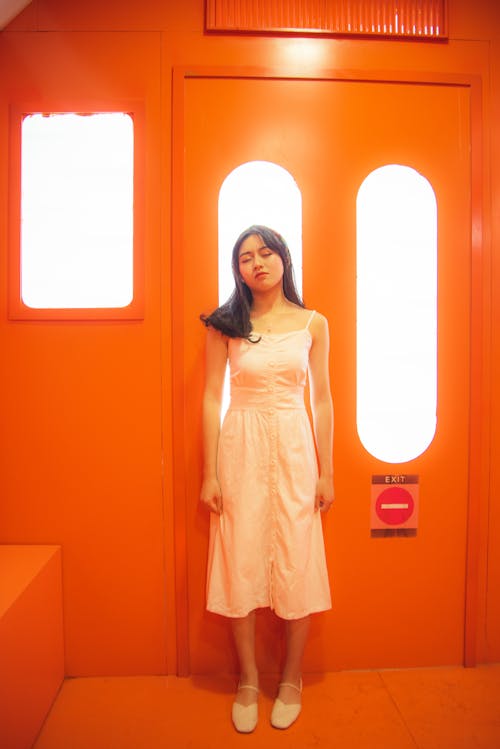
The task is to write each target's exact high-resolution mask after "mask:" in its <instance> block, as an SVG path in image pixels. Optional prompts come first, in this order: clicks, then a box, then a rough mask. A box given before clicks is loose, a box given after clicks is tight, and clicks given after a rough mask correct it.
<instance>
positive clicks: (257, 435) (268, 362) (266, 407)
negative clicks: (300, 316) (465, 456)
mask: <svg viewBox="0 0 500 749" xmlns="http://www.w3.org/2000/svg"><path fill="white" fill-rule="evenodd" d="M313 314H314V313H313ZM312 316H313V315H311V317H310V318H309V321H308V324H307V326H306V327H305V328H303V329H301V330H294V331H292V332H289V333H272V334H271V333H268V334H261V338H260V340H259V341H258V342H257V343H251V342H250V341H247V340H246V339H243V338H231V339H229V341H228V356H229V367H230V383H231V400H230V406H229V409H228V411H227V413H226V416H225V418H224V421H223V424H222V427H221V432H220V437H219V446H218V459H217V460H218V463H217V465H218V478H219V482H220V486H221V491H222V503H223V512H222V514H221V515H216V514H215V513H212V514H211V517H210V543H209V555H208V577H207V609H208V610H209V611H212V612H215V613H217V614H222V615H224V616H228V617H242V616H246V615H247V614H248V613H250V611H253V610H254V609H256V608H261V607H270V608H271V609H273V610H274V611H275V612H276V614H277V615H278V616H280V617H282V618H283V619H299V618H301V617H303V616H306V615H307V614H310V613H313V612H317V611H324V610H326V609H329V608H331V600H330V589H329V583H328V573H327V568H326V560H325V549H324V542H323V532H322V526H321V514H320V512H315V511H314V500H315V491H316V481H317V477H318V466H317V460H316V452H315V447H314V440H313V435H312V430H311V424H310V421H309V417H308V414H307V411H306V409H305V405H304V387H305V384H306V378H307V368H308V361H309V351H310V349H311V343H312V338H311V334H310V332H309V323H310V321H311V319H312Z"/></svg>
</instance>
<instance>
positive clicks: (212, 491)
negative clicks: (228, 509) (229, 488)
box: [200, 478, 222, 515]
mask: <svg viewBox="0 0 500 749" xmlns="http://www.w3.org/2000/svg"><path fill="white" fill-rule="evenodd" d="M200 502H202V503H203V504H204V505H205V506H206V507H208V509H209V510H210V512H215V513H216V514H217V515H221V514H222V492H221V488H220V484H219V482H218V480H217V479H216V478H208V479H204V480H203V484H202V485H201V491H200Z"/></svg>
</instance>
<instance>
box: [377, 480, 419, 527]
mask: <svg viewBox="0 0 500 749" xmlns="http://www.w3.org/2000/svg"><path fill="white" fill-rule="evenodd" d="M418 500H419V477H418V476H415V475H413V474H386V475H377V476H372V486H371V513H370V514H371V528H372V530H380V529H391V528H392V529H397V528H417V526H418Z"/></svg>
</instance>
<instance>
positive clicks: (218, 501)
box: [215, 494, 222, 515]
mask: <svg viewBox="0 0 500 749" xmlns="http://www.w3.org/2000/svg"><path fill="white" fill-rule="evenodd" d="M215 507H216V511H217V514H218V515H222V497H221V495H220V494H219V495H218V496H217V497H216V498H215Z"/></svg>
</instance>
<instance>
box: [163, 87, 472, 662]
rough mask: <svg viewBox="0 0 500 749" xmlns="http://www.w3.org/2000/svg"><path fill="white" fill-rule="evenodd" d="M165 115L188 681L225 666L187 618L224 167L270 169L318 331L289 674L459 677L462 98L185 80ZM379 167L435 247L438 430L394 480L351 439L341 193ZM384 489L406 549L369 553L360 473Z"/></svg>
mask: <svg viewBox="0 0 500 749" xmlns="http://www.w3.org/2000/svg"><path fill="white" fill-rule="evenodd" d="M181 89H182V92H181V93H182V95H180V94H179V91H180V90H181ZM177 104H178V105H179V106H182V108H183V116H184V121H183V123H182V124H181V117H180V114H179V112H177V115H178V117H179V119H178V128H177V134H176V137H177V140H176V144H175V148H176V149H177V150H176V153H177V158H178V162H177V170H178V171H177V176H178V177H179V179H181V180H182V184H183V187H184V191H183V201H184V206H183V210H182V211H181V213H180V214H178V215H175V216H174V231H175V232H176V237H177V238H178V241H179V242H182V257H180V255H179V256H178V260H177V263H178V266H177V272H176V273H175V285H176V289H175V293H176V294H177V304H176V305H175V309H174V330H175V334H176V336H177V344H178V349H177V350H178V351H179V354H180V355H179V357H178V360H177V367H178V371H177V382H178V385H179V390H178V394H179V395H182V398H183V401H182V404H183V405H182V408H179V411H178V414H177V424H178V425H180V424H181V423H182V422H181V421H180V419H181V418H182V419H184V424H183V427H184V433H183V435H182V438H181V444H180V446H179V451H180V452H179V455H181V453H182V454H183V465H182V466H180V464H178V474H177V477H178V478H177V486H178V488H179V490H182V491H183V492H184V497H185V502H186V505H185V508H184V504H183V499H181V498H180V497H181V496H182V495H181V494H178V497H177V502H178V507H177V517H178V529H179V531H180V532H184V528H185V532H186V539H187V543H186V546H185V548H184V547H183V546H182V545H181V544H179V551H180V556H179V557H178V560H177V562H178V565H179V567H178V581H179V582H182V580H184V571H185V572H186V575H185V580H186V582H187V584H186V588H185V590H184V589H183V586H182V585H179V587H178V590H179V600H178V604H179V606H180V611H181V616H180V618H179V624H180V631H179V637H180V642H181V647H182V643H184V645H183V646H184V648H185V650H186V652H185V653H184V655H185V656H186V659H187V657H188V656H189V660H190V668H191V671H193V672H198V673H200V672H209V671H214V670H218V671H221V670H222V671H224V670H231V669H232V668H233V667H234V656H233V654H232V652H231V649H230V647H229V642H230V641H229V636H228V632H227V627H226V625H225V622H224V621H223V620H222V619H221V618H219V617H217V616H214V615H210V614H207V613H206V612H205V610H204V599H205V570H206V550H207V535H208V518H207V516H206V515H205V514H204V512H203V510H201V509H200V508H199V506H198V492H199V487H200V454H201V439H200V404H201V393H202V386H203V361H204V359H203V356H204V336H205V333H204V329H203V327H202V325H201V324H200V322H199V320H198V315H199V313H200V312H202V311H207V310H210V309H212V308H213V307H215V306H216V305H217V267H218V265H217V249H218V248H217V232H218V227H217V220H218V218H217V205H218V194H219V189H220V187H221V184H222V182H223V180H224V179H225V177H226V176H227V175H228V174H229V173H230V172H231V171H232V170H233V169H234V168H235V167H237V166H238V165H240V164H242V163H244V162H247V161H252V160H267V161H272V162H275V163H277V164H280V165H281V166H283V167H284V168H285V169H287V170H288V171H289V172H290V173H291V174H292V175H293V177H294V178H295V180H296V182H297V184H298V186H299V188H300V190H301V193H302V200H303V216H302V225H303V279H304V281H303V283H304V297H305V300H306V302H307V305H308V306H309V307H313V308H315V309H318V310H320V311H321V312H323V313H324V314H325V315H326V316H327V317H328V318H329V320H330V326H331V338H332V354H331V375H332V389H333V395H334V404H335V418H336V420H335V470H336V493H337V502H336V506H335V507H334V509H333V510H332V511H331V512H330V514H329V515H328V517H326V518H325V521H324V532H325V539H326V545H327V555H328V561H329V570H330V575H331V587H332V594H333V610H332V611H331V612H329V613H327V614H323V615H321V616H318V617H316V618H315V621H314V628H313V636H312V638H311V642H310V644H309V647H308V651H307V662H306V664H305V665H306V669H308V670H316V669H323V668H326V669H329V670H334V669H338V668H363V667H377V666H380V667H384V666H387V667H390V666H423V665H430V664H459V663H462V662H463V647H464V602H465V579H466V541H467V496H468V491H467V484H468V425H469V415H468V398H469V324H470V323H469V320H470V308H469V296H470V294H469V289H470V270H469V266H470V185H469V181H470V177H469V171H470V166H469V140H470V138H469V124H468V123H469V101H468V92H467V90H466V89H465V88H461V87H459V86H457V87H452V86H442V85H438V84H435V85H433V84H426V85H415V84H411V83H396V82H390V83H389V82H387V83H384V82H366V81H364V82H359V81H354V80H315V81H311V80H308V81H306V80H286V79H285V80H284V79H282V80H277V79H273V78H266V79H264V78H261V79H259V78H243V77H240V78H237V77H230V76H228V77H227V78H224V77H219V78H215V77H210V76H208V75H207V76H206V77H203V76H196V75H194V74H193V75H192V77H189V76H186V79H185V80H184V81H183V82H182V83H181V84H180V86H179V89H178V99H177ZM182 149H184V151H183V152H182ZM182 153H183V155H182ZM391 163H396V164H403V165H408V166H411V167H413V168H415V169H416V170H417V171H419V172H420V173H421V174H423V175H424V176H425V177H426V178H427V179H428V180H429V182H430V183H431V185H432V186H433V189H434V191H435V194H436V199H437V206H438V247H439V250H438V255H439V257H438V342H439V343H438V346H439V351H438V427H437V432H436V435H435V438H434V440H433V442H432V443H431V445H430V447H429V448H428V449H427V450H426V451H425V452H424V453H423V454H422V455H421V456H420V457H418V458H416V459H415V460H412V461H410V462H408V463H404V464H398V465H390V464H387V463H383V462H381V461H379V460H377V459H376V458H374V457H373V456H371V455H370V454H369V453H368V452H367V451H366V450H365V449H364V448H363V446H362V445H361V442H360V440H359V438H358V436H357V431H356V358H355V352H356V232H355V228H356V221H355V219H356V213H355V210H356V195H357V191H358V189H359V187H360V185H361V183H362V182H363V180H364V178H365V177H366V176H367V175H368V174H369V173H370V172H371V171H372V170H374V169H376V168H377V167H380V166H382V165H384V164H391ZM180 187H181V185H180V183H179V184H177V188H178V189H180ZM178 205H179V206H180V205H181V202H180V200H179V199H178ZM176 222H177V223H176ZM243 228H244V227H242V229H243ZM389 344H390V345H393V344H394V342H393V341H390V342H388V345H389ZM394 473H398V474H401V473H405V474H418V476H419V477H420V525H419V528H418V533H417V535H416V537H414V538H401V537H397V538H372V537H371V534H370V485H371V478H372V475H374V474H394ZM184 595H185V597H184ZM185 603H187V606H186V609H184V604H185ZM182 611H185V617H184V619H183V617H182ZM259 623H260V630H261V631H260V634H259V649H260V661H261V664H262V667H263V668H264V669H267V670H269V671H274V670H276V669H277V664H278V659H279V650H277V649H276V646H275V645H272V646H271V642H272V639H271V638H272V637H274V636H275V634H276V628H277V625H276V623H275V622H274V621H273V617H271V616H269V614H267V613H263V614H261V615H260V616H259ZM184 630H185V631H184ZM186 662H187V660H186Z"/></svg>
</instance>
